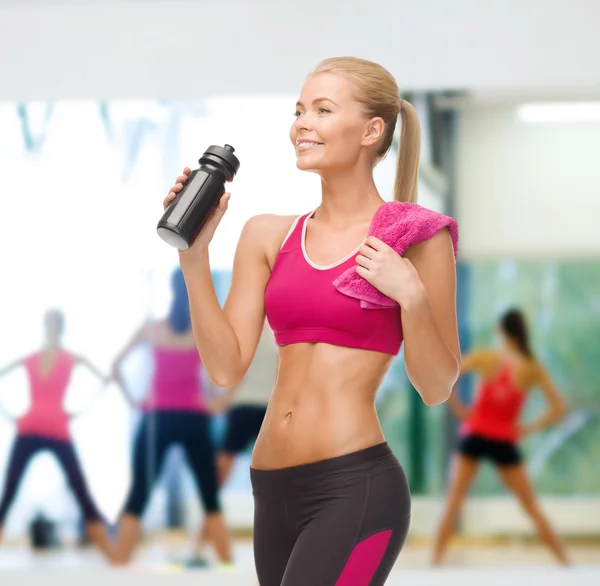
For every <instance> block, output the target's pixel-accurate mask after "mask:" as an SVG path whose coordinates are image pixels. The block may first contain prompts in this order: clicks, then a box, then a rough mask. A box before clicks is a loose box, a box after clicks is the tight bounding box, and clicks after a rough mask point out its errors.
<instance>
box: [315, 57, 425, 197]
mask: <svg viewBox="0 0 600 586" xmlns="http://www.w3.org/2000/svg"><path fill="white" fill-rule="evenodd" d="M312 73H313V74H315V73H337V74H342V75H346V76H347V77H348V78H350V79H351V80H352V81H353V82H354V83H355V84H356V85H357V87H358V94H357V96H356V99H357V100H358V101H359V102H360V103H361V104H362V105H363V106H364V107H365V110H366V114H367V116H369V117H370V118H375V117H379V118H382V119H383V121H384V123H385V130H384V134H383V138H382V139H381V144H380V145H379V148H378V149H377V161H378V162H379V161H380V160H381V159H383V158H384V157H385V156H386V155H387V153H388V151H389V150H390V148H391V146H392V140H393V138H394V132H395V130H396V122H397V121H398V116H401V117H402V132H401V135H400V147H399V149H398V159H397V163H396V178H395V180H394V200H395V201H408V202H413V203H416V201H417V181H418V175H419V155H420V151H421V126H420V124H419V117H418V116H417V112H416V110H415V109H414V108H413V106H412V104H410V103H408V102H406V101H405V100H402V99H401V98H400V91H399V89H398V84H397V83H396V80H395V79H394V76H393V75H392V74H391V73H390V72H389V71H388V70H387V69H385V68H384V67H382V66H381V65H378V64H377V63H373V62H372V61H367V60H365V59H359V58H357V57H332V58H330V59H325V60H324V61H321V63H319V65H317V67H316V68H315V69H314V71H313V72H312Z"/></svg>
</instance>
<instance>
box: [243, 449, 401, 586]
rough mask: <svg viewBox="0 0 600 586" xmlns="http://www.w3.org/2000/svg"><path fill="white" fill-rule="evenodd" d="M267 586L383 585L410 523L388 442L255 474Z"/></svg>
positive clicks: (259, 554)
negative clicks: (321, 459)
mask: <svg viewBox="0 0 600 586" xmlns="http://www.w3.org/2000/svg"><path fill="white" fill-rule="evenodd" d="M250 474H251V479H252V489H253V494H254V505H255V508H254V557H255V563H256V571H257V574H258V580H259V583H260V586H307V585H310V586H380V585H382V584H385V581H386V579H387V577H388V575H389V573H390V571H391V569H392V567H393V566H394V563H395V562H396V559H397V557H398V555H399V553H400V550H401V549H402V546H403V544H404V541H405V539H406V535H407V533H408V527H409V524H410V489H409V486H408V482H407V480H406V476H405V474H404V471H403V469H402V467H401V466H400V464H399V463H398V460H397V459H396V458H395V457H394V455H393V453H392V451H391V450H390V448H389V446H388V445H387V444H386V443H383V444H379V445H376V446H373V447H370V448H367V449H365V450H361V451H359V452H354V453H351V454H347V455H344V456H339V457H337V458H331V459H329V460H323V461H319V462H315V463H312V464H305V465H301V466H293V467H291V468H283V469H280V470H256V469H254V468H252V469H251V470H250Z"/></svg>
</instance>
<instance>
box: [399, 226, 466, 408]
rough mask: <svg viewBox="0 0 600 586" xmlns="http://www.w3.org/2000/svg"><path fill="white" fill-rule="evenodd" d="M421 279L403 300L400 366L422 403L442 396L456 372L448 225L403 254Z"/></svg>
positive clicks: (453, 281) (457, 354)
mask: <svg viewBox="0 0 600 586" xmlns="http://www.w3.org/2000/svg"><path fill="white" fill-rule="evenodd" d="M406 256H407V257H408V258H409V260H410V261H411V262H412V264H413V266H414V268H415V269H416V271H417V273H418V277H419V278H420V281H421V283H422V286H421V287H417V288H416V290H415V294H414V295H412V296H411V297H409V298H408V300H407V299H406V298H405V299H404V300H403V303H402V304H401V306H402V329H403V332H404V361H405V364H406V372H407V374H408V377H409V379H410V381H411V382H412V384H413V385H414V387H415V389H417V391H418V392H419V394H420V395H421V397H422V398H423V402H424V403H425V404H426V405H438V404H440V403H443V402H444V401H446V400H447V399H448V398H449V397H450V395H451V392H452V388H453V386H454V383H455V382H456V380H457V379H458V376H459V373H460V343H459V339H458V324H457V318H456V265H455V262H454V251H453V248H452V240H451V238H450V233H449V232H448V230H442V231H441V232H438V233H437V234H436V235H435V236H433V237H432V238H430V239H429V240H427V241H425V242H422V243H420V244H417V245H416V246H413V247H411V249H409V251H408V252H407V255H406Z"/></svg>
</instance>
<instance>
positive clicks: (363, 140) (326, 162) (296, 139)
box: [290, 73, 382, 173]
mask: <svg viewBox="0 0 600 586" xmlns="http://www.w3.org/2000/svg"><path fill="white" fill-rule="evenodd" d="M355 95H356V86H355V85H354V84H353V83H352V82H351V81H350V80H349V79H347V78H346V77H344V76H343V75H337V74H334V73H317V74H314V75H311V76H310V77H309V78H308V79H307V80H306V83H305V84H304V87H303V88H302V92H301V93H300V97H299V99H298V103H297V105H296V113H295V120H294V123H293V124H292V128H291V130H290V139H291V141H292V144H293V145H294V148H295V149H296V165H297V167H298V169H301V170H302V171H314V172H317V173H319V172H323V171H332V170H343V169H348V168H351V167H353V166H354V165H356V163H357V161H358V158H359V156H360V154H361V152H363V151H364V150H365V148H369V147H371V146H373V145H374V144H375V142H376V141H377V139H378V137H379V136H380V135H376V136H374V135H373V132H372V128H371V126H372V124H371V121H370V120H369V119H368V118H367V117H366V115H365V113H364V110H363V106H362V105H361V104H360V103H359V102H358V101H357V100H356V98H355ZM376 120H378V119H376ZM376 126H382V125H380V124H379V123H376ZM375 132H376V134H377V132H378V130H377V128H376V129H375Z"/></svg>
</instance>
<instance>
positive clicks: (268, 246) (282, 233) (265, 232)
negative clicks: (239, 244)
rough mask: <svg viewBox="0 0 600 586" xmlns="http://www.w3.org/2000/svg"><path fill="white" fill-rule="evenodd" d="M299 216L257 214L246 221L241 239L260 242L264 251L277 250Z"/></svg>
mask: <svg viewBox="0 0 600 586" xmlns="http://www.w3.org/2000/svg"><path fill="white" fill-rule="evenodd" d="M300 217H301V216H297V215H295V216H280V215H277V214H259V215H256V216H252V217H251V218H250V219H248V220H247V222H246V224H245V226H244V230H243V232H242V238H245V239H248V240H249V241H251V242H260V243H261V244H262V245H264V249H265V250H266V251H271V250H273V249H275V250H279V248H280V247H281V244H282V243H283V241H284V240H285V238H286V236H287V235H288V233H289V231H290V230H291V228H292V227H293V226H294V224H295V222H296V220H298V219H299V218H300Z"/></svg>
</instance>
